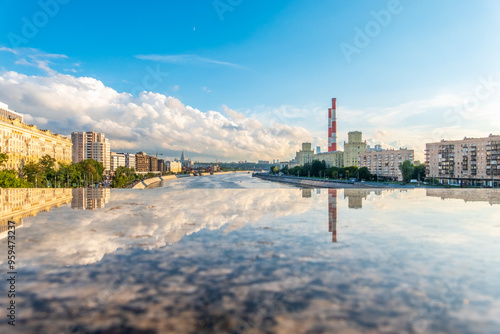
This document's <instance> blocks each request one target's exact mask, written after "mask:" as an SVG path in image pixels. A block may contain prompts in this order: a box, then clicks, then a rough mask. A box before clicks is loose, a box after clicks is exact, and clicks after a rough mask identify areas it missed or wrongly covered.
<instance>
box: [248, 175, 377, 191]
mask: <svg viewBox="0 0 500 334" xmlns="http://www.w3.org/2000/svg"><path fill="white" fill-rule="evenodd" d="M255 176H256V177H258V178H260V179H262V180H266V181H273V182H281V183H290V184H294V185H296V186H299V187H307V188H363V189H366V188H376V187H374V186H372V185H367V184H363V183H358V182H349V181H345V182H342V181H337V180H335V181H333V180H318V179H310V178H304V177H295V176H276V175H269V174H255Z"/></svg>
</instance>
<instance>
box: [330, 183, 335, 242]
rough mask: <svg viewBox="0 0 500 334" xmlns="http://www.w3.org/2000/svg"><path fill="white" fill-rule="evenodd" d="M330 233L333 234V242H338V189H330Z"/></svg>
mask: <svg viewBox="0 0 500 334" xmlns="http://www.w3.org/2000/svg"><path fill="white" fill-rule="evenodd" d="M328 232H332V242H337V189H328Z"/></svg>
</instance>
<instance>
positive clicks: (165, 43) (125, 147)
mask: <svg viewBox="0 0 500 334" xmlns="http://www.w3.org/2000/svg"><path fill="white" fill-rule="evenodd" d="M216 3H218V4H219V5H218V6H217V5H215V4H216ZM221 3H222V4H225V6H224V5H220V4H221ZM232 3H233V5H229V4H228V2H227V1H222V0H221V1H219V2H217V1H216V2H207V3H204V2H199V3H198V6H197V7H193V6H191V7H189V4H183V3H174V2H162V3H156V4H155V5H154V6H152V7H140V6H137V5H134V6H133V7H132V5H131V3H125V4H124V5H123V6H120V7H119V8H118V7H116V6H112V5H111V4H100V3H99V5H97V3H92V2H91V3H86V4H79V3H77V2H67V1H62V0H60V1H55V0H54V1H50V0H49V1H45V2H44V1H41V2H39V3H33V4H30V5H21V4H19V3H15V2H13V1H7V2H6V3H4V4H3V5H2V6H4V9H5V10H4V11H2V13H3V16H2V17H1V18H2V23H3V27H4V29H3V31H4V34H1V36H0V63H1V64H2V65H1V68H0V101H2V102H4V103H7V104H8V105H9V107H10V108H11V109H14V110H17V111H19V112H20V113H22V114H23V115H25V122H26V123H29V124H35V125H37V126H39V127H40V128H44V129H50V131H52V132H56V133H61V134H64V135H70V133H71V132H73V131H97V132H103V133H105V134H106V136H107V137H109V139H110V142H111V147H112V149H113V151H119V152H131V153H134V152H137V151H140V150H143V149H146V150H148V151H160V152H163V153H164V154H165V156H171V157H174V156H178V152H180V151H182V150H185V151H186V154H187V155H189V156H190V157H191V158H192V159H193V160H199V161H215V159H218V161H238V160H255V161H257V160H261V159H266V160H273V159H279V160H281V161H286V160H288V159H291V158H292V157H293V153H294V152H295V151H297V150H298V149H299V148H300V145H301V143H302V142H311V143H312V145H313V147H316V146H321V149H322V151H326V150H327V129H326V127H325V124H326V122H327V119H326V112H327V109H328V108H329V107H330V98H331V97H337V98H338V107H337V108H338V110H337V117H338V134H337V142H338V143H339V149H341V150H342V149H343V147H342V145H341V143H342V142H343V141H346V139H347V133H348V132H349V131H356V130H359V131H362V132H363V134H364V136H365V138H366V139H367V142H368V144H370V145H374V144H381V145H382V146H383V147H385V148H396V149H397V148H399V147H401V146H403V147H408V148H409V149H414V150H415V160H420V161H422V162H423V161H424V160H425V159H424V149H425V143H430V142H437V141H440V140H441V139H448V140H460V139H462V138H463V137H465V136H466V137H478V138H481V137H486V136H488V135H489V134H491V133H492V134H499V133H500V120H499V119H498V117H495V113H496V112H497V110H498V107H499V106H500V94H499V92H500V87H499V86H500V68H499V66H498V64H497V61H496V59H495V55H496V54H498V49H499V45H500V43H498V42H499V37H498V36H496V34H493V33H491V32H493V31H497V30H498V23H497V22H496V17H495V13H497V12H498V9H500V8H499V7H500V5H499V4H498V3H494V2H492V1H479V2H474V3H472V2H471V3H464V4H462V5H461V6H454V5H453V3H452V2H451V1H445V2H442V3H439V4H432V5H431V4H426V3H421V2H414V1H403V0H402V1H375V2H370V3H358V4H345V3H343V4H340V3H339V2H332V1H318V2H314V3H311V2H305V1H289V2H287V3H286V4H285V3H274V4H269V3H265V2H262V1H256V2H249V1H239V2H232ZM236 3H238V4H236ZM235 4H236V5H235ZM97 6H99V7H97ZM115 7H116V8H115ZM188 7H189V8H188ZM458 7H459V8H458ZM95 8H100V11H99V12H96V11H95ZM153 9H154V10H153ZM111 12H116V15H115V14H113V15H109V14H110V13H111ZM165 13H167V14H170V15H168V16H167V17H168V20H164V19H162V18H163V17H162V15H165ZM174 14H175V15H174ZM132 16H133V18H134V19H136V20H137V22H138V23H139V24H137V25H132V26H130V25H129V24H128V23H129V20H130V19H131V17H132ZM88 18H91V19H92V22H93V25H91V26H89V25H83V24H82V25H79V23H81V22H82V21H83V20H87V19H88ZM141 22H142V23H144V24H143V26H141V24H140V23H141ZM422 22H425V24H422ZM82 27H85V29H86V30H85V32H82ZM435 32H439V33H435ZM289 36H290V37H289ZM275 123H276V124H275Z"/></svg>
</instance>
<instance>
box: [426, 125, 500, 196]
mask: <svg viewBox="0 0 500 334" xmlns="http://www.w3.org/2000/svg"><path fill="white" fill-rule="evenodd" d="M425 152H426V165H427V170H426V174H427V177H430V178H435V179H437V180H438V181H439V182H441V183H443V184H454V185H470V186H495V187H498V186H499V184H500V168H499V164H500V136H498V135H491V134H490V135H489V136H488V137H483V138H467V137H465V138H464V139H463V140H444V139H443V140H441V141H440V142H436V143H428V144H426V150H425Z"/></svg>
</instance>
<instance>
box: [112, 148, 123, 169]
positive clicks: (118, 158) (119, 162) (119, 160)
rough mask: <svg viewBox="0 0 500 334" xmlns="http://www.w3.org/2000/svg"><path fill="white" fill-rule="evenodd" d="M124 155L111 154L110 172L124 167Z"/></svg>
mask: <svg viewBox="0 0 500 334" xmlns="http://www.w3.org/2000/svg"><path fill="white" fill-rule="evenodd" d="M125 159H126V158H125V154H124V153H115V152H111V171H112V172H114V171H115V170H116V169H117V168H118V167H125V166H126V161H125Z"/></svg>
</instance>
